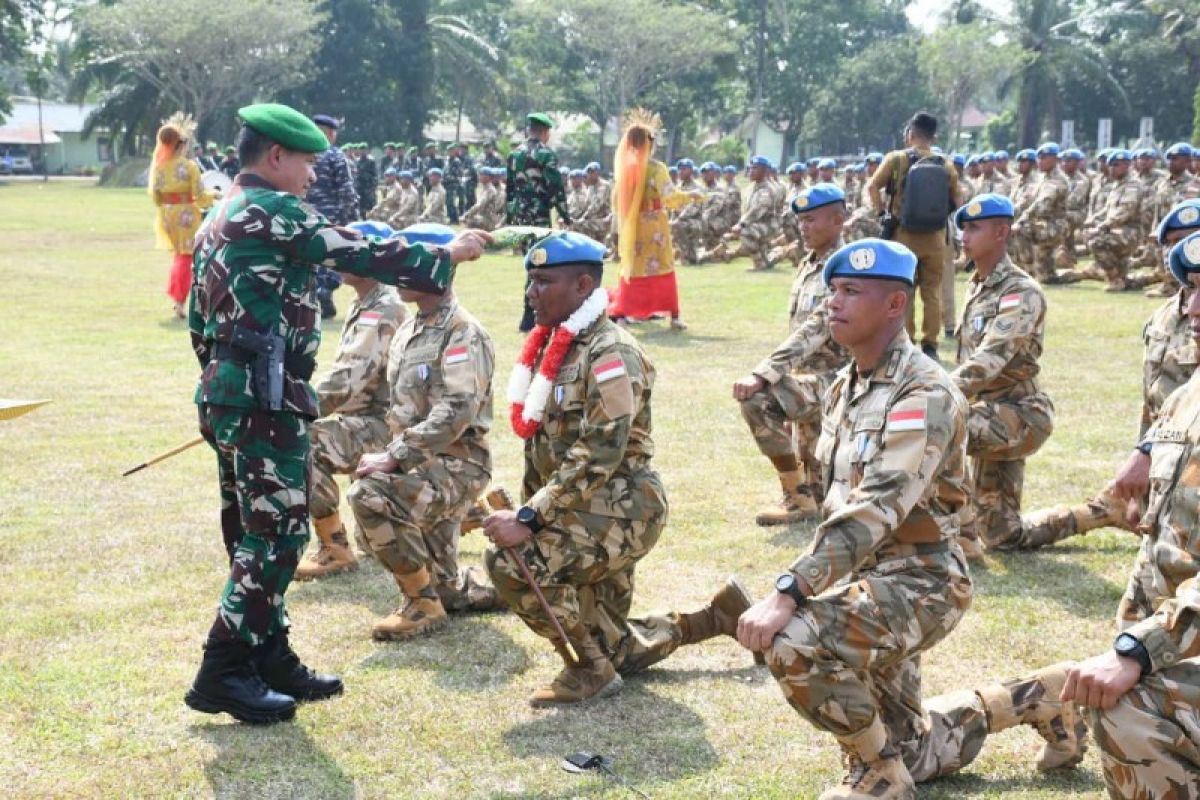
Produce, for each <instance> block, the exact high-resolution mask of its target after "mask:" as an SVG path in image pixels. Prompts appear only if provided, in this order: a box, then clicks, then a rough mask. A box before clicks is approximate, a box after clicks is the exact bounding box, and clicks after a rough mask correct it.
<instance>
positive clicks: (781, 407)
mask: <svg viewBox="0 0 1200 800" xmlns="http://www.w3.org/2000/svg"><path fill="white" fill-rule="evenodd" d="M831 382H832V376H831V375H809V374H799V375H784V376H783V377H782V378H780V379H779V380H778V381H776V382H775V383H773V384H768V385H767V386H766V388H764V389H763V390H762V391H761V392H758V393H756V394H754V395H753V396H751V398H750V399H749V400H743V401H741V403H739V404H738V405H739V406H740V407H741V410H742V418H743V419H744V420H746V424H747V425H748V426H749V427H750V433H751V434H752V435H753V436H754V443H755V444H757V445H758V449H759V452H761V453H762V454H763V455H764V456H766V457H767V458H769V459H771V461H772V463H775V462H776V460H777V459H780V458H787V457H794V458H796V460H797V462H798V463H799V464H800V465H802V466H803V467H804V468H805V471H806V473H807V474H808V476H809V477H810V478H816V477H817V476H819V475H820V474H821V469H820V462H818V461H817V457H816V453H815V451H816V446H817V439H818V437H820V435H821V401H822V398H823V397H824V396H825V393H826V392H828V391H829V384H830V383H831ZM818 496H820V495H819V494H818Z"/></svg>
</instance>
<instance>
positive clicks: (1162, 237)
mask: <svg viewBox="0 0 1200 800" xmlns="http://www.w3.org/2000/svg"><path fill="white" fill-rule="evenodd" d="M1182 228H1200V198H1192V199H1190V200H1184V201H1183V202H1181V203H1177V204H1175V206H1174V207H1173V208H1172V209H1171V210H1170V211H1168V212H1167V215H1166V216H1165V217H1163V218H1162V222H1160V223H1158V229H1157V230H1156V231H1155V232H1154V238H1156V239H1157V240H1158V243H1159V244H1161V245H1165V244H1166V243H1167V233H1168V232H1169V231H1177V230H1180V229H1182Z"/></svg>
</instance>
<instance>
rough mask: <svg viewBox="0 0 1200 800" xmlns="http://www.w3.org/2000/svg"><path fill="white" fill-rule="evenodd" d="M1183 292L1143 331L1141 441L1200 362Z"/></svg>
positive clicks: (1148, 322)
mask: <svg viewBox="0 0 1200 800" xmlns="http://www.w3.org/2000/svg"><path fill="white" fill-rule="evenodd" d="M1185 303H1186V300H1185V299H1184V292H1183V290H1182V289H1180V291H1178V292H1177V293H1176V294H1175V296H1174V297H1172V298H1170V299H1169V300H1167V301H1166V302H1165V303H1163V304H1162V305H1161V306H1159V307H1158V308H1157V309H1156V310H1155V311H1154V314H1153V315H1152V316H1151V317H1150V319H1149V320H1148V321H1147V322H1146V327H1145V328H1143V330H1142V341H1143V342H1144V343H1145V354H1144V356H1143V358H1142V418H1141V424H1140V426H1139V427H1138V441H1139V442H1140V441H1142V439H1143V438H1144V437H1145V435H1146V432H1147V431H1148V430H1149V429H1150V427H1151V426H1152V425H1153V424H1154V423H1155V422H1156V421H1157V420H1158V415H1159V412H1160V411H1161V410H1162V407H1163V403H1164V402H1166V399H1167V397H1169V396H1170V395H1171V394H1172V393H1173V392H1174V391H1175V390H1176V389H1178V388H1179V387H1180V386H1182V385H1183V384H1185V383H1187V382H1188V380H1190V379H1191V377H1192V374H1193V373H1194V372H1195V371H1196V364H1197V362H1198V361H1200V353H1198V352H1197V348H1196V341H1195V339H1193V338H1192V329H1191V324H1190V323H1189V322H1188V318H1187V315H1186V314H1185V313H1184V304H1185Z"/></svg>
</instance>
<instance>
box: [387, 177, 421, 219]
mask: <svg viewBox="0 0 1200 800" xmlns="http://www.w3.org/2000/svg"><path fill="white" fill-rule="evenodd" d="M420 214H421V193H420V192H418V191H417V187H416V185H415V184H414V185H412V186H409V187H408V188H407V189H405V188H404V187H403V186H400V185H399V184H397V185H396V210H395V212H393V213H392V216H391V218H389V219H388V220H387V224H388V225H391V226H392V227H393V228H395V229H396V230H402V229H404V228H407V227H408V226H409V225H415V224H416V222H417V217H419V216H420Z"/></svg>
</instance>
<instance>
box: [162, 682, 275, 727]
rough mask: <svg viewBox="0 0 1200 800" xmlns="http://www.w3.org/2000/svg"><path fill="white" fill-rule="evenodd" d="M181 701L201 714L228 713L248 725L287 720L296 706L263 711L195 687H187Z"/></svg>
mask: <svg viewBox="0 0 1200 800" xmlns="http://www.w3.org/2000/svg"><path fill="white" fill-rule="evenodd" d="M183 702H184V703H186V704H187V707H188V708H190V709H192V710H193V711H199V712H200V713H202V714H228V715H229V716H231V717H233V718H234V719H236V720H237V721H238V722H245V723H247V724H250V725H271V724H273V723H276V722H287V721H289V720H291V719H293V718H294V717H295V716H296V706H295V704H294V703H293V704H292V705H291V706H290V707H285V708H282V709H280V710H278V711H263V710H262V709H257V708H253V707H251V706H247V705H244V704H242V703H238V702H236V701H233V700H230V699H228V698H216V697H210V696H209V695H206V694H204V693H203V692H198V691H196V689H195V687H193V688H191V689H189V690H188V693H187V694H186V695H184V696H183Z"/></svg>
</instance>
